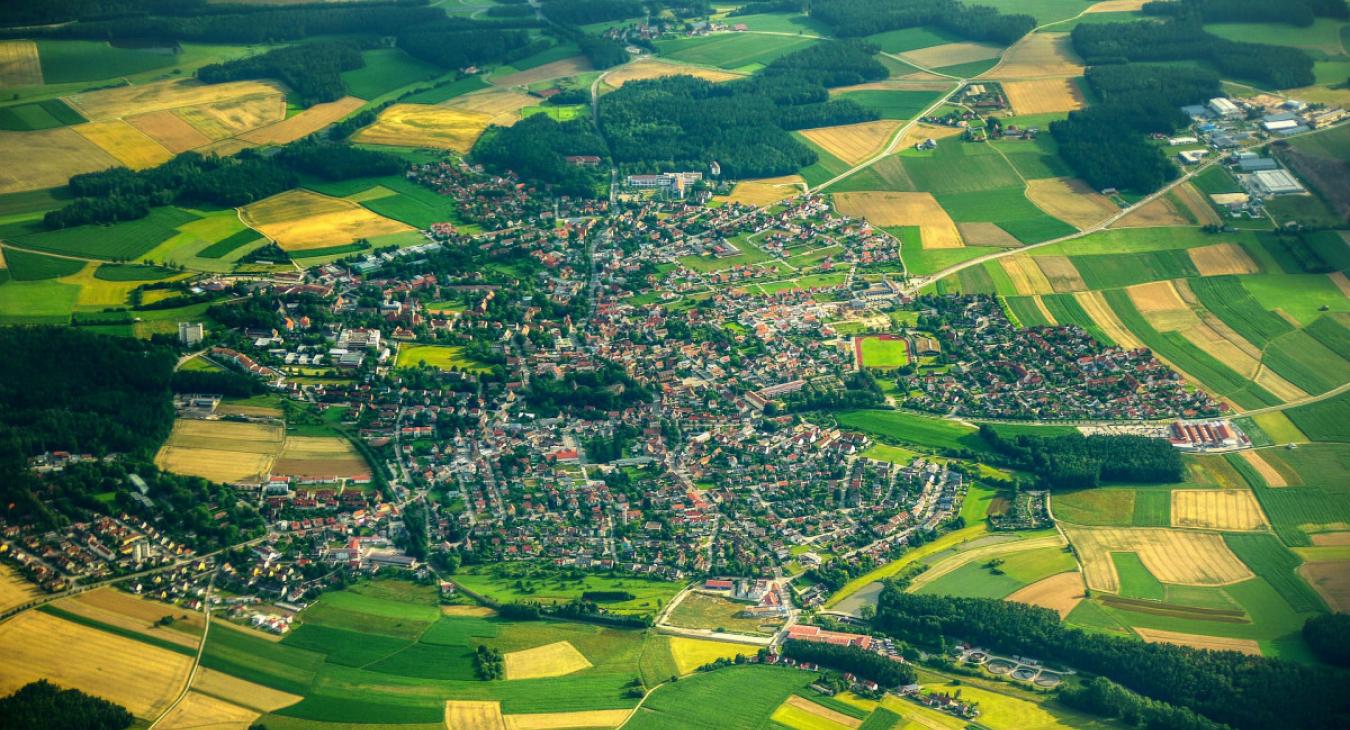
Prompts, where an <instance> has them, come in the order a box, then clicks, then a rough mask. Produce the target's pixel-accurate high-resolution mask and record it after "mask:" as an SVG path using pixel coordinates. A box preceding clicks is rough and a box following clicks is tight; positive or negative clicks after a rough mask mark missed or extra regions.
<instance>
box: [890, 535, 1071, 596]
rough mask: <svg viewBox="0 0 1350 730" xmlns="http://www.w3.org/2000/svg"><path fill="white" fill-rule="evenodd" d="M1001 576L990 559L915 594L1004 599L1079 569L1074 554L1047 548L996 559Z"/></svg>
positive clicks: (956, 571) (964, 568)
mask: <svg viewBox="0 0 1350 730" xmlns="http://www.w3.org/2000/svg"><path fill="white" fill-rule="evenodd" d="M997 557H998V558H999V559H1000V560H1002V561H1003V562H1002V564H1000V565H999V566H997V569H998V570H1000V571H1002V572H1001V573H994V572H993V571H992V570H990V568H988V567H986V566H985V563H987V562H989V559H988V558H979V559H976V560H975V561H973V562H971V563H967V564H966V565H963V566H961V567H960V568H957V569H956V570H954V571H952V572H950V573H948V574H946V575H944V576H942V577H940V578H938V579H937V580H934V581H932V582H930V583H925V584H923V585H922V586H920V587H919V588H918V590H916V591H915V593H920V594H928V595H949V596H966V597H971V598H1004V597H1006V596H1008V595H1010V594H1012V593H1014V592H1016V591H1017V590H1019V589H1021V588H1024V587H1026V586H1028V585H1031V584H1032V583H1035V582H1036V581H1038V580H1041V579H1042V578H1048V577H1050V576H1052V575H1056V574H1059V573H1064V572H1068V571H1071V570H1074V569H1075V568H1076V567H1077V563H1076V562H1075V561H1074V558H1073V555H1072V554H1071V553H1068V552H1066V551H1065V550H1064V549H1063V548H1058V547H1047V548H1038V549H1035V550H1025V551H1022V552H1016V553H1009V554H1007V555H999V556H997Z"/></svg>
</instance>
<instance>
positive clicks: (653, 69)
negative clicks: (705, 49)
mask: <svg viewBox="0 0 1350 730" xmlns="http://www.w3.org/2000/svg"><path fill="white" fill-rule="evenodd" d="M667 76H693V77H695V78H700V79H704V80H706V81H712V82H714V83H715V82H720V81H733V80H735V79H739V78H744V77H743V76H742V75H741V74H736V73H731V72H729V71H720V70H717V69H711V68H703V67H701V66H689V65H685V64H681V63H671V62H669V61H665V60H662V59H659V58H647V57H644V58H639V59H637V60H635V61H632V62H630V63H626V64H624V65H622V66H619V67H617V68H614V69H611V70H610V71H607V72H605V75H604V77H603V79H604V83H605V84H606V85H608V86H609V87H611V88H615V89H617V88H619V87H621V86H623V85H624V84H626V83H628V82H629V81H646V80H648V79H660V78H665V77H667Z"/></svg>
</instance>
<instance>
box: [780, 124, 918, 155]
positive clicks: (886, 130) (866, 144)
mask: <svg viewBox="0 0 1350 730" xmlns="http://www.w3.org/2000/svg"><path fill="white" fill-rule="evenodd" d="M899 128H900V124H899V123H898V122H893V121H885V120H882V121H876V122H861V123H858V124H844V125H841V126H837V127H820V128H817V129H805V130H802V132H801V135H802V136H803V137H806V138H807V139H809V140H811V141H812V142H814V143H815V144H816V145H817V146H818V147H820V148H821V149H824V150H825V151H827V152H829V153H830V154H832V155H834V156H835V157H837V158H839V159H841V160H843V161H844V162H847V163H848V164H850V165H857V164H859V163H861V162H863V161H864V160H866V159H868V158H869V157H871V156H873V155H875V154H876V153H878V152H880V151H881V150H882V148H884V147H885V146H886V142H887V141H888V140H889V139H890V138H891V135H893V134H895V131H896V130H897V129H899Z"/></svg>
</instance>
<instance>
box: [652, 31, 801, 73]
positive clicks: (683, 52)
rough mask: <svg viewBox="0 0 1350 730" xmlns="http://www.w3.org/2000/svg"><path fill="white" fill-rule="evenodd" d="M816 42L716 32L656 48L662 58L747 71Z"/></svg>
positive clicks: (660, 45) (678, 40)
mask: <svg viewBox="0 0 1350 730" xmlns="http://www.w3.org/2000/svg"><path fill="white" fill-rule="evenodd" d="M815 43H816V41H815V40H813V39H811V38H799V37H792V36H780V35H742V34H738V33H717V34H713V35H706V36H701V37H695V38H677V39H674V40H659V41H657V42H656V48H657V50H658V51H659V52H660V53H661V55H662V56H665V57H666V58H672V59H674V60H676V61H684V62H686V63H694V64H699V65H702V66H719V67H721V68H726V69H744V68H746V67H752V68H753V67H758V66H761V65H767V64H768V63H770V62H771V61H773V60H774V59H777V58H778V57H780V56H785V55H787V54H789V53H791V52H793V51H800V50H801V49H803V48H806V47H808V46H811V45H814V44H815Z"/></svg>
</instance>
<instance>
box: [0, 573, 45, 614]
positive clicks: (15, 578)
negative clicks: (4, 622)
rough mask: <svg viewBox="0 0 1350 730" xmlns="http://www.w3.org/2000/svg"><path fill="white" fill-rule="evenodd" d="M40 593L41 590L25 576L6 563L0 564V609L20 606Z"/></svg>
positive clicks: (41, 593) (4, 609)
mask: <svg viewBox="0 0 1350 730" xmlns="http://www.w3.org/2000/svg"><path fill="white" fill-rule="evenodd" d="M41 595H44V594H43V592H42V591H41V590H39V589H38V587H37V586H36V585H35V584H33V583H30V582H29V581H28V579H27V578H24V577H23V576H22V575H20V574H19V573H18V572H17V571H15V570H14V569H13V568H11V567H9V566H8V565H0V611H6V610H8V609H11V608H13V607H15V606H21V605H23V604H25V603H27V602H29V601H31V600H33V599H34V598H37V597H38V596H41Z"/></svg>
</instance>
